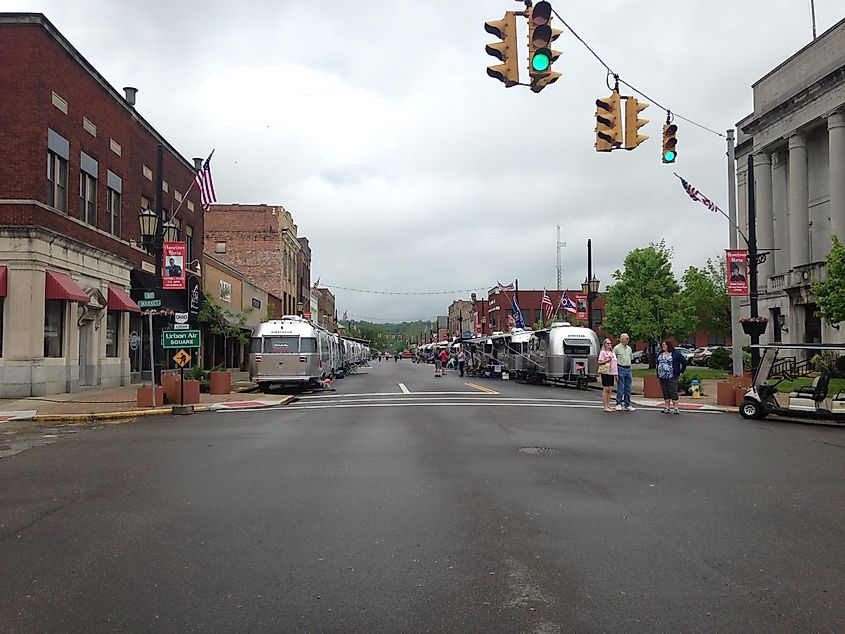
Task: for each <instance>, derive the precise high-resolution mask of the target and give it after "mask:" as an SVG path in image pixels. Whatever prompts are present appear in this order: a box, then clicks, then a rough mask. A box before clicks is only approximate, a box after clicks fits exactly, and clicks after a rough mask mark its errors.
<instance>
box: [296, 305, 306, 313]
mask: <svg viewBox="0 0 845 634" xmlns="http://www.w3.org/2000/svg"><path fill="white" fill-rule="evenodd" d="M304 306H305V305H304V304H303V303H302V302H296V314H297V315H299V316H300V317H302V309H303V308H304Z"/></svg>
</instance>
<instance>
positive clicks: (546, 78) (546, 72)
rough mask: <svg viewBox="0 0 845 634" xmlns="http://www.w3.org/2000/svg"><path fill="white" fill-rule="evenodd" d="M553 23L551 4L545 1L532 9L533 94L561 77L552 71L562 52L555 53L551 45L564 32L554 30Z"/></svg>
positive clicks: (530, 63)
mask: <svg viewBox="0 0 845 634" xmlns="http://www.w3.org/2000/svg"><path fill="white" fill-rule="evenodd" d="M551 21H552V5H551V4H549V3H548V2H545V1H543V2H538V3H537V4H535V5H534V6H533V7H531V9H530V12H529V14H528V75H529V76H530V77H531V90H532V91H533V92H540V91H541V90H543V88H545V87H546V86H548V85H549V84H551V83H554V82H555V81H557V78H558V77H560V73H556V72H554V71H553V70H552V64H553V63H554V62H555V61H556V60H557V58H558V57H560V51H553V50H552V49H551V44H552V42H554V41H555V40H556V39H557V38H558V37H560V34H561V33H562V31H560V30H558V29H553V28H552V27H551V25H550V24H549V23H550V22H551Z"/></svg>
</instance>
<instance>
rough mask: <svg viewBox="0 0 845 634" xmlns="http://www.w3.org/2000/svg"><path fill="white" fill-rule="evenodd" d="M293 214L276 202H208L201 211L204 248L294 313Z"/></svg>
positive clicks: (296, 250)
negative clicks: (209, 203)
mask: <svg viewBox="0 0 845 634" xmlns="http://www.w3.org/2000/svg"><path fill="white" fill-rule="evenodd" d="M296 229H297V228H296V224H294V222H293V217H292V216H291V215H290V213H289V212H288V211H286V210H285V208H284V207H282V206H280V205H240V204H232V205H212V206H211V209H210V210H209V211H208V212H206V214H205V250H206V252H208V253H209V254H212V255H213V256H214V257H216V258H218V259H219V260H221V261H223V262H225V263H226V264H228V265H229V266H233V267H235V268H236V269H238V270H239V271H241V272H242V273H243V274H244V275H246V276H247V277H249V278H250V279H251V280H253V281H254V282H255V283H256V284H257V285H258V286H260V287H262V288H265V289H267V290H268V291H269V292H270V293H273V294H274V295H276V296H277V297H279V298H281V300H282V308H283V310H284V314H285V315H293V314H296V302H297V296H298V292H299V291H298V287H299V278H298V276H297V256H298V254H299V251H300V250H301V247H300V244H299V241H298V240H297V236H296Z"/></svg>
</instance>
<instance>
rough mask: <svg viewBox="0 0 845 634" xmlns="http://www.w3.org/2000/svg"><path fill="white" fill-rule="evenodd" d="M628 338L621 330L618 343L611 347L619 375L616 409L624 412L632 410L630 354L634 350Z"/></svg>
mask: <svg viewBox="0 0 845 634" xmlns="http://www.w3.org/2000/svg"><path fill="white" fill-rule="evenodd" d="M629 340H630V337H629V336H628V333H627V332H623V333H622V334H621V335H619V343H617V344H616V346H614V348H613V353H614V354H615V355H616V362H617V364H618V367H619V376H618V378H617V380H616V409H617V411H620V412H621V411H622V410H625V411H626V412H633V411H634V408H633V406H632V405H631V380H632V376H631V356H632V355H633V354H634V351H633V350H631V346H629V345H628V341H629Z"/></svg>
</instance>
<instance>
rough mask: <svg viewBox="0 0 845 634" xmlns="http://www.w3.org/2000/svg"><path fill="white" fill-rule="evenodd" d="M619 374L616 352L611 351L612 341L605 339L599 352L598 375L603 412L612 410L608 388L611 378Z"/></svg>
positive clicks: (610, 386)
mask: <svg viewBox="0 0 845 634" xmlns="http://www.w3.org/2000/svg"><path fill="white" fill-rule="evenodd" d="M618 374H619V368H618V366H617V362H616V354H614V352H613V342H612V341H610V339H605V340H604V344H603V345H602V349H601V352H599V375H600V376H601V387H602V390H601V401H602V403H603V404H604V407H603V409H604V411H605V412H612V411H613V408H611V407H610V390H611V389H612V388H613V378H614V377H615V376H617V375H618Z"/></svg>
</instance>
